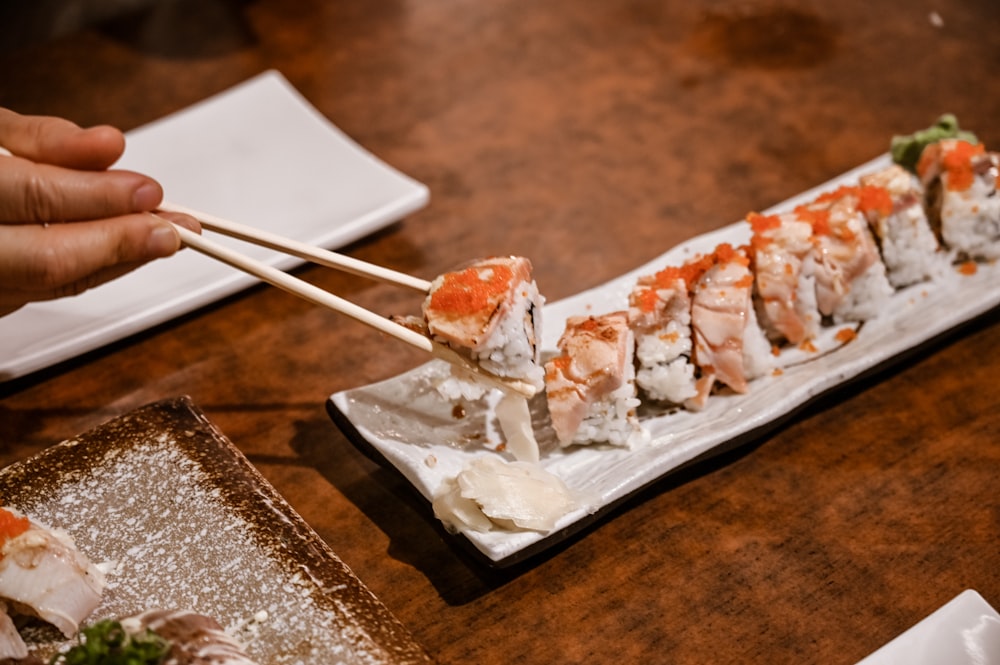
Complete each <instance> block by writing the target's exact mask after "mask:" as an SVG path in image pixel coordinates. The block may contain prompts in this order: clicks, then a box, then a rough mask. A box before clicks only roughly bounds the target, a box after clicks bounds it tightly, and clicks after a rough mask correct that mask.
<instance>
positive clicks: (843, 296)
mask: <svg viewBox="0 0 1000 665" xmlns="http://www.w3.org/2000/svg"><path fill="white" fill-rule="evenodd" d="M795 213H796V214H797V215H798V216H799V218H800V219H803V220H805V221H808V222H809V223H810V224H811V225H812V229H813V236H812V241H813V246H814V253H813V258H814V266H815V268H814V275H815V277H816V305H817V308H818V309H819V312H820V314H822V315H823V316H828V317H831V318H832V320H833V321H834V322H835V323H841V322H845V321H865V320H867V319H871V318H874V317H875V316H877V315H878V313H879V312H880V311H881V309H882V307H883V306H884V305H885V304H886V302H887V301H888V299H889V296H891V295H892V293H893V288H892V285H891V284H889V280H888V278H887V277H886V271H885V264H884V263H883V262H882V258H881V257H880V256H879V253H878V246H877V245H876V243H875V238H874V236H873V235H872V232H871V230H870V229H869V227H868V220H867V219H866V218H865V216H864V214H863V213H862V212H861V210H860V208H859V197H858V189H857V188H856V187H853V188H852V187H841V188H839V189H837V190H835V191H832V192H827V193H825V194H821V195H820V196H818V197H817V198H816V199H815V200H814V201H813V202H812V203H808V204H805V205H803V206H799V207H798V208H796V210H795Z"/></svg>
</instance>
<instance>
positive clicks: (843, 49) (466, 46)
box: [0, 0, 1000, 664]
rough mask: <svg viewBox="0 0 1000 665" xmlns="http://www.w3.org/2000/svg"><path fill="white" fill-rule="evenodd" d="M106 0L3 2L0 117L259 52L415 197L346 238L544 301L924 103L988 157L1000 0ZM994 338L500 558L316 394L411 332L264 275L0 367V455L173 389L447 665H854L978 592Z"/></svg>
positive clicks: (753, 197)
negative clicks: (40, 358) (513, 283)
mask: <svg viewBox="0 0 1000 665" xmlns="http://www.w3.org/2000/svg"><path fill="white" fill-rule="evenodd" d="M21 4H27V3H21ZM50 4H51V5H52V6H49V5H50ZM113 4H114V3H111V5H109V6H108V7H106V8H105V10H104V11H103V13H101V12H95V14H94V15H93V16H82V18H83V19H87V18H89V19H92V20H90V21H89V22H87V21H84V25H81V26H73V25H72V23H73V21H71V20H70V19H71V18H73V17H72V16H70V14H72V13H73V10H74V8H75V9H77V10H78V15H77V18H78V19H79V18H81V17H80V16H79V11H82V10H81V8H80V7H77V6H76V5H75V4H73V3H61V5H60V3H34V5H33V6H34V7H35V8H36V9H34V10H31V9H29V10H24V9H23V8H22V9H21V10H17V9H10V8H6V9H4V10H2V11H3V12H5V13H7V14H9V15H8V16H6V17H5V20H3V21H0V32H2V33H3V39H2V40H0V71H2V72H3V75H2V76H0V106H6V107H9V108H13V109H15V110H18V111H20V112H22V113H41V114H52V115H60V116H64V117H68V118H71V119H73V120H75V121H76V122H78V123H80V124H82V125H89V124H97V123H110V124H114V125H117V126H118V127H120V128H122V129H123V130H128V129H131V128H133V127H136V126H139V125H142V124H144V123H147V122H149V121H152V120H154V119H156V118H159V117H161V116H163V115H164V114H167V113H169V112H172V111H175V110H178V109H181V108H183V107H185V106H187V105H189V104H192V103H193V102H196V101H198V100H200V99H202V98H204V97H206V96H208V95H211V94H213V93H216V92H219V91H221V90H223V89H225V88H227V87H229V86H231V85H233V84H235V83H238V82H240V81H242V80H244V79H246V78H249V77H251V76H253V75H255V74H257V73H259V72H261V71H263V70H265V69H269V68H275V69H278V70H280V71H281V72H282V73H283V74H284V75H285V76H286V77H287V78H288V79H289V80H290V81H291V82H292V84H293V85H295V86H296V87H297V88H298V89H299V90H300V91H301V92H302V93H303V94H304V95H305V96H306V97H307V98H308V99H309V100H310V101H311V102H312V103H313V104H315V106H316V107H318V108H319V109H320V111H321V112H322V113H323V114H325V115H326V116H327V117H328V118H329V119H330V120H331V121H333V122H334V123H335V124H336V125H338V126H339V127H340V128H341V129H343V130H344V131H345V132H346V133H347V134H348V135H350V136H351V137H353V138H354V139H355V140H357V141H358V142H359V143H361V144H362V145H364V146H365V147H366V148H368V149H369V150H371V151H372V152H374V153H375V154H376V155H378V156H379V157H381V158H382V159H384V160H385V161H387V162H388V163H390V164H392V165H393V166H395V167H397V168H399V169H400V170H402V171H403V172H405V173H408V174H410V175H411V176H413V177H414V178H416V179H418V180H420V181H422V182H424V183H426V184H427V185H428V186H429V188H430V191H431V202H430V205H429V206H428V207H427V208H425V209H423V210H421V211H419V212H417V213H416V214H413V215H411V216H409V217H408V218H407V219H405V220H403V221H401V222H399V223H397V224H393V225H391V226H390V227H388V228H387V229H385V230H383V231H381V232H378V233H376V234H374V235H373V236H371V237H368V238H365V239H364V240H362V241H360V242H357V243H355V244H353V245H351V246H350V247H348V248H347V249H346V251H347V252H348V253H350V254H351V255H353V256H356V257H358V258H361V259H365V260H368V261H372V262H375V263H380V264H384V265H387V266H391V267H394V268H396V269H398V270H402V271H404V272H408V273H412V274H416V275H420V276H422V277H427V278H430V277H433V276H434V275H437V274H439V273H441V272H443V271H445V270H448V269H450V268H452V267H454V266H455V265H457V264H459V263H461V262H463V261H466V260H468V259H471V258H474V257H479V256H484V255H491V254H521V255H526V256H528V257H530V258H531V259H532V261H533V263H534V265H535V269H536V273H535V275H536V279H537V281H538V283H539V286H540V288H541V289H542V291H543V292H544V293H545V295H546V296H547V298H548V299H549V300H550V301H552V300H557V299H559V298H562V297H565V296H568V295H571V294H573V293H576V292H578V291H580V290H582V289H585V288H588V287H591V286H595V285H598V284H600V283H602V282H604V281H606V280H608V279H609V278H612V277H614V276H617V275H619V274H621V273H623V272H625V271H627V270H629V269H631V268H633V267H635V266H637V265H639V264H642V263H644V262H646V261H648V260H650V259H652V258H653V257H655V256H657V255H658V254H660V253H662V252H663V251H665V250H666V249H668V248H670V247H672V246H674V245H676V244H678V243H679V242H681V241H683V240H685V239H687V238H690V237H692V236H694V235H696V234H698V233H701V232H705V231H709V230H712V229H716V228H718V227H721V226H724V225H727V224H730V223H732V222H735V221H737V220H739V219H741V218H742V217H743V216H744V215H745V214H746V213H747V212H749V211H751V210H760V209H763V208H766V207H768V206H770V205H773V204H775V203H777V202H779V201H782V200H783V199H785V198H787V197H789V196H791V195H794V194H796V193H799V192H801V191H803V190H805V189H807V188H810V187H812V186H815V185H818V184H820V183H822V182H824V181H826V180H827V179H829V178H832V177H834V176H836V175H838V174H840V173H842V172H844V171H846V170H848V169H850V168H852V167H854V166H857V165H859V164H861V163H863V162H865V161H867V160H868V159H870V158H872V157H875V156H876V155H878V154H880V153H882V152H884V151H885V150H886V149H887V147H888V142H889V138H890V137H891V136H892V135H893V134H894V133H902V132H910V131H913V130H915V129H918V128H921V127H924V126H927V125H928V124H930V123H931V122H932V121H934V119H935V118H936V117H937V116H938V115H939V114H940V113H942V112H946V111H950V112H954V113H955V114H957V116H958V117H959V119H960V120H961V121H962V124H963V126H965V127H967V128H970V129H973V130H975V131H977V133H978V134H979V136H980V138H981V139H982V140H983V141H984V142H985V143H986V144H987V146H991V147H994V149H995V148H996V146H1000V84H998V78H997V71H998V67H1000V37H998V35H1000V7H998V5H997V3H996V2H995V0H968V1H967V2H962V3H957V2H956V3H934V2H923V1H921V0H917V1H914V0H891V1H889V2H883V3H875V4H873V3H869V2H863V1H861V0H843V1H838V2H836V3H821V2H806V1H804V0H786V1H778V0H775V1H774V2H771V1H770V0H761V1H758V0H750V1H746V2H745V1H741V2H728V1H726V2H708V1H707V0H696V1H694V2H687V3H679V2H677V3H663V2H654V1H652V0H608V1H606V2H599V1H589V0H585V1H583V2H579V1H570V0H554V1H550V2H544V3H535V2H527V1H523V2H516V1H502V2H479V1H477V0H448V1H443V2H406V1H404V0H394V1H389V2H368V1H365V0H343V1H341V2H324V1H323V0H300V1H299V2H284V1H283V0H253V1H251V0H245V1H239V0H229V1H226V0H204V1H196V0H178V1H174V2H166V3H157V4H155V5H153V6H147V7H145V8H143V7H141V6H140V7H138V8H136V9H130V10H128V11H125V10H124V9H122V10H118V11H116V10H115V8H114V6H113ZM121 4H122V5H123V6H124V7H126V8H127V6H129V5H130V4H131V5H132V6H135V5H141V4H142V3H121ZM58 6H61V7H63V10H64V11H65V13H66V16H59V15H58V11H57V10H56V9H55V7H58ZM19 11H20V12H22V13H21V14H18V12H19ZM25 11H31V12H32V15H23V12H25ZM64 19H65V20H64ZM78 22H79V21H78ZM298 274H300V275H301V276H303V277H304V278H306V279H308V280H310V281H313V282H315V283H317V284H319V285H320V286H322V287H324V288H326V289H328V290H332V291H334V292H336V293H339V294H341V295H343V296H345V297H347V298H349V299H351V300H353V301H355V302H357V303H359V304H361V305H363V306H365V307H367V308H369V309H373V310H376V311H379V312H385V313H389V312H400V311H414V310H415V308H417V307H418V306H419V300H418V299H416V297H415V296H412V295H409V294H406V293H402V292H401V291H400V290H399V289H393V288H390V287H387V286H382V285H376V284H372V283H369V282H366V281H363V280H360V279H357V278H353V277H350V276H344V275H339V274H336V273H335V272H332V271H328V270H323V269H303V270H300V271H298ZM0 343H2V341H0ZM998 346H1000V322H998V315H997V313H996V312H993V313H991V314H987V315H986V316H984V317H982V318H981V319H979V320H978V321H976V322H974V323H973V324H972V325H970V326H967V327H964V328H963V329H962V330H960V331H956V332H955V333H953V334H950V335H948V336H947V337H946V338H944V339H941V340H938V341H937V342H935V343H934V344H932V345H931V346H930V347H929V348H926V349H923V350H921V351H920V352H919V353H918V354H916V355H914V356H913V357H911V358H908V359H907V360H905V361H904V362H902V363H899V364H896V365H894V366H892V367H891V368H889V369H886V370H885V371H882V372H879V373H878V374H876V375H875V376H872V377H870V378H869V379H866V380H864V381H862V382H860V383H855V384H852V385H850V386H849V387H848V388H846V389H844V390H840V391H837V392H835V393H833V394H832V395H829V396H827V397H825V398H823V399H821V400H819V401H817V402H815V403H813V404H812V405H810V406H809V407H808V408H807V409H806V410H805V411H803V412H801V413H800V414H798V415H797V416H796V417H795V418H794V419H792V420H791V421H790V422H788V423H787V424H784V425H783V426H782V427H780V429H778V430H777V431H774V432H771V433H770V434H768V435H767V436H766V437H764V438H762V439H760V440H758V441H756V442H754V443H752V444H751V445H747V446H744V447H741V448H739V449H738V450H736V451H734V452H732V453H729V454H726V455H725V456H723V457H721V458H719V459H716V460H714V461H712V462H710V463H707V464H704V465H701V466H698V467H696V468H694V469H692V470H690V471H687V472H684V473H683V474H681V475H679V476H673V477H670V478H667V479H665V480H663V481H662V482H660V483H658V484H656V485H655V486H654V487H652V488H650V489H649V490H647V491H645V492H643V493H642V494H641V495H640V496H639V497H637V498H636V499H634V500H632V501H630V502H629V503H628V504H627V505H625V506H623V507H622V508H621V509H620V510H618V511H616V512H615V513H614V514H613V515H612V516H611V518H610V519H607V520H605V521H603V522H601V523H600V524H599V525H597V526H596V527H594V528H592V529H590V530H588V531H587V532H586V533H584V534H582V535H581V536H580V537H578V538H574V539H573V540H572V541H571V542H568V543H565V544H563V545H561V546H559V547H557V548H556V549H555V550H554V551H551V552H550V553H548V554H546V555H544V556H541V557H539V558H538V559H535V560H532V561H530V562H529V563H528V564H527V565H524V566H521V567H518V568H516V569H513V570H506V571H495V570H491V569H488V568H486V567H484V566H481V565H479V564H477V563H475V562H473V561H470V560H469V559H468V558H467V557H465V556H464V555H462V554H461V553H460V552H459V551H457V550H456V549H455V548H454V547H452V546H451V545H450V544H449V543H447V542H446V541H445V540H443V539H442V538H441V537H440V536H439V534H438V531H437V529H436V528H435V526H434V524H433V520H432V519H431V518H429V517H428V516H427V514H426V512H425V510H424V509H423V507H422V506H420V505H419V503H418V502H416V501H415V500H414V498H413V496H412V494H411V492H410V490H409V488H408V487H407V486H406V485H405V484H404V483H402V482H401V481H399V480H397V479H396V477H395V476H394V475H392V474H390V473H388V472H386V471H384V470H381V469H380V468H378V467H377V466H376V465H375V464H373V463H372V462H370V461H369V460H368V459H367V458H365V457H364V456H363V455H361V454H360V453H359V452H358V451H357V450H356V449H355V448H354V447H353V446H352V445H351V444H350V443H349V442H348V441H347V439H346V438H345V437H344V435H343V434H342V433H341V432H340V431H339V430H338V429H337V428H336V426H334V425H333V423H332V422H331V421H330V419H329V418H328V416H327V414H326V412H325V410H324V401H325V400H326V398H327V396H328V395H330V394H331V393H332V392H334V391H338V390H342V389H345V388H351V387H355V386H360V385H363V384H366V383H369V382H372V381H376V380H380V379H384V378H388V377H390V376H393V375H394V374H396V373H398V372H400V371H403V370H406V369H408V368H410V367H413V366H415V365H416V364H418V363H420V362H422V361H423V357H422V356H420V354H419V352H416V351H411V350H408V349H406V348H403V347H402V346H401V345H398V344H394V343H392V342H388V341H386V340H384V339H382V338H381V337H380V336H379V335H378V334H377V333H374V332H372V331H370V330H369V329H367V328H365V327H363V326H361V325H359V324H357V323H355V322H353V321H350V320H348V319H345V318H343V317H340V316H338V315H336V314H333V313H331V312H328V311H325V310H323V309H321V308H318V307H315V306H312V305H309V304H307V303H305V302H302V301H300V300H298V299H296V298H293V297H291V296H289V295H286V294H284V293H283V292H279V291H277V290H275V289H273V288H270V287H256V288H251V289H249V290H248V291H246V292H243V293H241V294H239V295H237V296H235V297H232V298H228V299H226V300H224V301H223V302H219V303H217V304H215V305H212V306H210V307H207V308H206V309H204V310H201V311H198V312H196V313H194V314H192V315H189V316H184V317H182V318H180V319H179V320H176V321H173V322H171V323H169V324H166V325H162V326H159V327H157V328H156V329H154V330H151V331H149V332H146V333H143V334H140V335H138V336H136V337H134V338H130V339H128V340H126V341H124V342H119V343H115V344H113V345H111V346H110V347H108V348H105V349H102V350H100V351H98V352H94V353H91V354H88V355H86V356H85V357H82V358H78V359H75V360H73V361H70V362H67V363H65V364H63V365H60V366H58V367H55V368H51V369H48V370H43V371H41V372H38V373H37V374H34V375H31V376H28V377H24V378H21V379H17V380H14V381H10V382H8V383H6V384H3V385H0V464H7V463H10V462H12V461H14V460H18V459H21V458H25V457H27V456H29V455H32V454H34V453H36V452H38V451H40V450H42V449H43V448H45V447H47V446H50V445H52V444H55V443H57V442H59V441H61V440H63V439H65V438H68V437H71V436H73V435H75V434H78V433H80V432H83V431H85V430H88V429H90V428H92V427H94V426H96V425H98V424H99V423H101V422H104V421H106V420H108V419H110V418H112V417H114V416H117V415H119V414H122V413H125V412H127V411H129V410H131V409H133V408H136V407H138V406H141V405H143V404H147V403H149V402H154V401H157V400H161V399H166V398H170V397H174V396H178V395H190V396H191V397H192V398H193V400H194V401H195V403H196V404H197V405H198V406H199V407H200V408H201V409H202V410H204V412H205V413H206V414H207V415H208V417H209V418H210V419H211V420H212V421H213V422H214V423H216V424H217V425H218V426H219V427H220V428H221V429H222V431H224V432H225V433H226V434H227V436H228V437H229V438H230V439H232V440H233V441H234V442H235V443H236V444H237V445H238V446H239V447H240V448H241V449H242V450H243V451H244V452H245V453H246V455H247V457H248V458H249V459H250V461H251V462H252V463H253V464H254V465H256V467H257V468H258V469H259V470H260V471H261V472H262V473H263V475H264V476H265V477H266V478H267V479H268V480H269V481H270V482H271V483H272V484H273V485H274V486H275V487H276V488H277V490H278V491H279V492H280V493H281V494H282V495H283V496H284V497H286V498H287V499H288V501H289V503H290V504H291V505H292V506H293V507H294V508H295V509H296V510H297V511H298V512H299V513H300V514H301V515H302V517H303V518H304V519H305V520H306V521H307V522H308V523H309V524H310V525H311V526H312V527H314V528H315V529H316V531H317V532H318V533H319V534H320V535H321V536H322V538H324V539H325V540H326V541H327V542H328V543H329V544H330V545H331V547H332V548H333V550H334V551H336V552H337V553H338V555H339V556H340V557H341V558H342V559H343V560H344V561H345V562H346V563H347V564H348V565H349V566H350V567H351V568H352V569H353V570H354V572H355V573H356V574H357V575H358V577H360V578H361V579H362V580H363V581H364V582H365V583H366V584H367V585H368V586H369V588H370V589H371V590H372V591H373V592H374V593H375V594H376V595H377V596H378V597H379V598H380V599H381V600H382V601H383V602H384V603H385V605H386V606H387V607H388V608H389V609H390V611H391V612H392V613H393V614H395V615H396V616H397V617H398V618H399V619H400V620H401V621H402V622H403V623H404V624H405V625H406V626H407V627H408V628H409V629H410V631H411V632H412V634H413V635H414V637H415V638H416V639H417V640H418V641H419V642H420V643H421V644H422V645H424V647H425V648H426V650H427V651H428V653H429V654H431V656H432V657H433V658H434V659H436V660H437V661H438V662H440V663H612V662H625V663H667V662H670V663H722V662H747V663H750V662H758V663H784V662H789V663H790V662H795V663H801V662H816V663H820V662H822V663H844V664H851V663H854V662H856V661H857V660H859V659H861V658H862V657H864V656H865V655H867V654H868V653H870V652H871V651H873V650H875V649H876V648H877V647H879V646H880V645H882V644H884V643H885V642H887V641H888V640H890V639H891V638H893V637H894V636H896V635H898V634H899V633H900V632H902V631H903V630H904V629H906V628H907V627H909V626H911V625H913V624H915V623H916V622H917V621H919V620H920V619H921V618H923V617H924V616H926V615H927V614H929V613H930V612H932V611H933V610H934V609H936V608H938V607H940V606H941V605H942V604H944V603H945V602H946V601H948V600H949V599H951V598H952V597H954V596H955V595H957V594H958V593H959V592H961V591H962V590H963V589H966V588H974V589H976V590H978V591H979V592H980V593H981V594H982V595H983V596H984V598H986V600H987V601H989V602H990V603H992V604H993V605H995V606H1000V574H998V571H1000V547H998V543H1000V492H998V487H1000V483H998V478H1000V441H998V438H1000V409H998V408H997V407H998V406H1000V399H998V395H1000V390H998V388H997V385H996V377H997V376H998V374H1000V354H997V353H996V349H997V347H998Z"/></svg>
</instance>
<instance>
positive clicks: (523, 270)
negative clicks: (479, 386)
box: [423, 256, 544, 389]
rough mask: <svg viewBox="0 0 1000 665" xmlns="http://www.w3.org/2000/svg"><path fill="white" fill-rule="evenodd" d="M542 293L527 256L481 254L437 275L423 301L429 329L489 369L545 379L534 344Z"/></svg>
mask: <svg viewBox="0 0 1000 665" xmlns="http://www.w3.org/2000/svg"><path fill="white" fill-rule="evenodd" d="M543 302H544V299H543V298H542V296H541V295H540V294H539V292H538V287H537V285H536V284H535V282H534V280H533V279H532V277H531V262H530V261H528V259H526V258H523V257H517V256H503V257H494V258H487V259H481V260H478V261H476V262H474V263H473V264H472V265H470V266H469V267H467V268H465V269H464V270H458V271H454V272H448V273H445V274H443V275H440V276H439V277H438V278H437V279H435V280H434V281H433V282H432V284H431V290H430V293H429V294H428V295H427V298H426V299H425V301H424V305H423V313H424V319H425V322H426V326H427V331H428V333H429V334H430V335H431V337H433V338H434V339H436V340H438V341H441V342H443V343H445V344H448V345H449V346H451V347H452V348H454V349H455V350H457V351H459V352H461V353H465V354H467V355H468V356H469V357H470V358H471V359H472V360H473V361H474V362H476V363H478V364H479V365H481V366H482V367H483V368H484V369H486V370H487V371H489V372H491V373H493V374H495V375H497V376H501V377H506V378H512V379H519V380H522V381H525V382H527V383H529V384H530V385H532V386H534V387H535V388H536V389H541V388H542V386H543V385H544V370H543V369H542V366H541V364H540V351H539V344H538V337H539V331H540V329H541V311H542V307H541V306H542V303H543Z"/></svg>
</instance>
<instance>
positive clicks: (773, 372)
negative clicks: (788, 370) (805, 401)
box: [771, 367, 785, 376]
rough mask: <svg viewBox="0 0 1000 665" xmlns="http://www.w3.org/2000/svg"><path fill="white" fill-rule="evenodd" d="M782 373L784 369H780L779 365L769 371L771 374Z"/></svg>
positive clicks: (779, 374) (777, 374)
mask: <svg viewBox="0 0 1000 665" xmlns="http://www.w3.org/2000/svg"><path fill="white" fill-rule="evenodd" d="M784 373H785V370H783V369H781V368H780V367H775V368H774V370H773V371H772V372H771V375H772V376H781V375H782V374H784Z"/></svg>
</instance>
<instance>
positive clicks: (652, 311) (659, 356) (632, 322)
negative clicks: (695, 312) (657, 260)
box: [628, 266, 697, 404]
mask: <svg viewBox="0 0 1000 665" xmlns="http://www.w3.org/2000/svg"><path fill="white" fill-rule="evenodd" d="M686 275H687V271H685V270H684V269H683V268H681V267H674V266H668V267H666V268H664V269H663V270H660V271H659V272H657V273H655V274H653V275H644V276H641V277H639V279H638V280H636V284H635V287H634V288H633V289H632V291H631V293H629V308H628V323H629V327H630V328H631V329H632V334H633V335H634V336H635V359H636V362H637V365H638V370H637V371H636V377H635V382H636V384H638V386H639V388H641V389H642V390H643V392H644V394H645V395H646V396H647V397H648V398H649V399H652V400H655V401H658V402H668V403H671V404H683V403H684V401H685V400H687V399H689V398H691V397H694V396H695V395H696V394H697V389H696V388H695V376H694V375H695V366H694V363H693V362H692V360H691V354H692V345H691V295H690V293H689V286H688V282H687V279H686Z"/></svg>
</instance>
